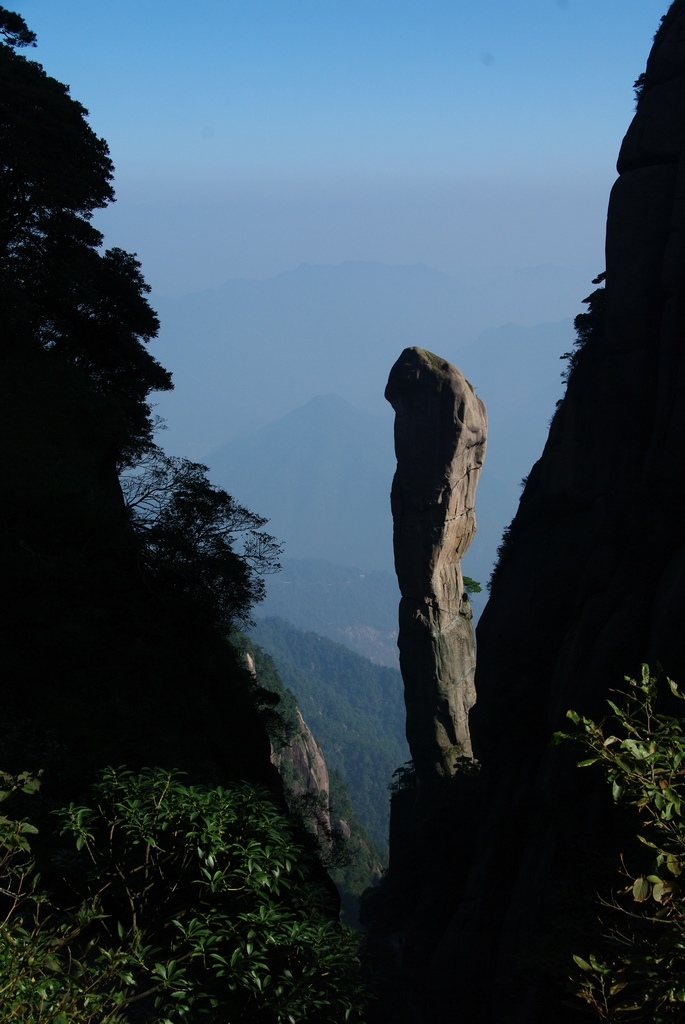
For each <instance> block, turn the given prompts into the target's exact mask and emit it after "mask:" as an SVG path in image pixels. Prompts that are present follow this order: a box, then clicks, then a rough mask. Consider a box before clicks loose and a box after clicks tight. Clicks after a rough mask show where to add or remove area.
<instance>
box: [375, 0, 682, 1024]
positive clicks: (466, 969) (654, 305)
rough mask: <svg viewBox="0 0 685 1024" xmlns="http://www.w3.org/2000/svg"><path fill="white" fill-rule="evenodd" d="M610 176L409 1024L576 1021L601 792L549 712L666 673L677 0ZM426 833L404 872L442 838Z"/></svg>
mask: <svg viewBox="0 0 685 1024" xmlns="http://www.w3.org/2000/svg"><path fill="white" fill-rule="evenodd" d="M619 175H620V176H619V178H618V181H617V182H616V184H615V186H614V188H613V191H612V194H611V199H610V204H609V213H608V220H607V241H606V259H607V264H606V285H605V289H604V291H602V290H600V291H599V292H598V293H597V294H595V295H594V297H593V301H592V303H591V308H590V313H589V314H588V317H589V319H587V320H585V321H583V323H582V325H581V326H583V337H582V339H581V341H582V345H581V346H580V347H579V348H578V349H577V351H576V353H575V354H574V358H573V368H572V372H571V374H570V377H569V381H568V387H567V392H566V395H565V398H564V400H563V402H562V404H561V406H560V407H559V409H558V411H557V413H556V415H555V418H554V420H553V422H552V424H551V427H550V433H549V439H548V441H547V444H546V446H545V449H544V452H543V454H542V456H541V458H540V460H539V461H538V462H537V463H536V465H535V466H534V467H533V469H532V471H531V473H530V475H529V478H528V482H527V484H526V487H525V489H524V492H523V494H522V497H521V501H520V505H519V510H518V512H517V515H516V517H515V519H514V521H513V523H512V525H511V528H510V530H509V532H508V534H507V535H506V537H505V540H504V542H503V546H502V554H501V559H500V564H499V567H498V569H497V572H496V574H495V579H494V582H493V586H492V590H491V596H490V600H489V603H488V605H487V607H486V609H485V612H484V613H483V616H482V618H481V621H480V624H479V627H478V669H477V673H476V688H477V692H478V702H477V704H476V706H475V707H474V709H473V712H472V715H471V730H472V738H473V747H474V753H475V754H476V756H477V757H478V758H479V759H480V760H481V761H482V763H483V766H484V768H483V776H482V778H481V789H480V796H479V797H478V801H477V803H478V808H479V813H478V816H477V817H476V818H475V819H474V826H473V830H472V832H471V834H470V835H469V836H468V837H462V840H461V842H462V843H463V844H464V845H468V846H470V848H471V855H470V856H471V862H470V864H467V865H463V872H462V878H461V880H460V881H459V883H458V884H455V887H454V889H452V890H450V889H448V888H447V887H446V886H443V888H442V896H443V899H442V902H440V900H439V898H438V897H439V895H440V894H439V893H438V892H437V891H436V889H435V887H434V886H433V885H432V882H431V879H430V878H427V877H424V878H421V879H419V881H418V883H417V887H418V889H419V896H418V897H415V898H414V906H419V907H420V908H423V910H422V911H421V913H422V915H423V916H422V920H421V925H422V928H423V932H422V934H421V936H420V937H419V939H418V940H417V946H419V947H420V948H418V949H415V950H414V951H413V954H412V955H413V956H414V960H413V962H414V963H416V962H418V960H419V958H420V956H421V955H422V956H423V962H422V973H421V976H420V977H419V978H417V980H416V982H415V984H414V986H413V989H412V991H411V993H410V994H409V996H408V997H407V999H406V1000H405V1003H413V1006H414V1007H418V1009H416V1010H413V1011H412V1013H411V1014H410V1016H409V1018H407V1019H411V1020H412V1021H417V1022H418V1021H424V1020H430V1021H431V1022H433V1024H452V1022H453V1021H454V1020H455V1016H456V1011H455V1006H456V999H457V998H458V1015H459V1019H460V1020H463V1021H464V1022H465V1024H505V1022H506V1024H543V1022H545V1024H546V1022H548V1021H550V1020H554V1021H565V1022H573V1024H575V1022H576V1021H578V1022H580V1021H582V1020H585V1019H586V1015H585V1010H584V1009H583V1008H581V1007H580V1005H578V1006H577V1007H575V1006H574V1005H573V1002H572V1001H569V1000H568V998H567V995H568V993H567V992H565V991H564V989H565V985H566V978H567V976H568V974H569V973H570V972H571V969H572V960H571V956H572V954H573V953H578V952H580V951H583V950H585V951H587V950H588V949H589V948H591V943H592V941H593V940H592V937H591V934H590V932H589V931H588V928H589V927H590V928H591V927H592V925H593V923H596V911H595V900H596V893H597V891H598V889H601V888H603V886H606V885H607V884H610V882H609V879H611V880H613V879H614V877H615V876H614V868H615V864H616V862H617V859H618V853H619V852H620V850H621V849H623V848H624V847H622V846H621V845H620V843H619V841H618V840H617V838H616V836H617V834H616V827H617V824H618V822H617V819H616V818H615V817H614V811H613V806H612V803H611V800H610V798H609V796H608V795H606V794H605V789H606V787H605V785H604V783H603V782H602V781H601V779H598V778H596V777H594V778H593V776H592V773H591V772H587V773H582V772H578V770H577V769H576V767H575V760H576V758H575V757H574V753H573V751H566V750H564V749H563V748H561V749H559V748H552V747H551V746H550V737H551V735H552V732H553V731H554V729H555V728H559V727H560V726H563V723H564V713H565V711H566V709H567V708H570V707H573V708H575V709H576V710H577V711H579V712H581V713H587V714H592V715H600V716H601V715H602V714H603V713H604V711H605V708H606V705H605V698H606V695H607V693H608V691H609V689H611V688H612V687H617V686H618V687H620V686H621V684H622V681H623V676H624V675H626V674H633V673H635V672H636V671H639V666H640V663H641V662H642V661H649V662H650V663H651V664H652V665H656V663H657V662H660V663H661V664H662V665H663V667H664V669H665V671H666V672H667V673H668V674H669V675H670V676H672V677H673V678H675V679H676V680H678V679H680V680H685V631H684V630H683V614H684V612H685V541H684V538H683V529H682V515H683V508H684V507H685V457H684V456H685V400H684V398H685V207H684V203H683V197H684V196H685V0H676V2H675V3H674V4H673V5H672V6H671V8H670V10H669V12H668V14H667V15H666V18H665V19H664V21H663V23H662V25H661V28H660V29H659V32H658V33H657V36H656V38H655V43H654V47H653V50H652V53H651V56H650V58H649V63H648V65H647V72H646V76H645V81H644V87H643V91H642V94H641V97H640V100H639V104H638V108H637V112H636V115H635V119H634V121H633V123H632V125H631V127H630V129H629V131H628V134H627V136H626V139H625V141H624V143H623V146H622V149H621V155H620V159H619ZM585 328H587V329H585ZM442 810H443V811H444V808H443V809H442ZM442 820H443V821H444V820H445V819H444V814H443V818H442ZM432 823H433V826H434V828H433V834H432V837H431V839H432V842H433V848H432V849H431V848H430V847H429V846H428V845H427V844H424V847H423V850H422V854H423V857H422V860H421V861H420V862H421V863H422V864H423V868H424V872H425V876H429V875H430V874H431V873H432V864H433V861H434V860H438V861H440V860H444V859H445V858H446V856H447V853H448V851H449V848H450V844H451V846H452V848H454V842H455V837H454V835H453V834H450V831H449V829H448V828H446V827H443V828H442V831H441V823H440V819H439V818H438V817H437V816H433V818H432ZM452 824H454V823H453V822H452ZM462 848H463V847H462ZM417 862H418V861H417ZM391 863H392V853H391ZM609 865H611V867H609ZM605 868H606V871H607V875H605V876H604V877H603V875H602V873H603V871H604V870H605ZM604 891H606V889H605V890H604ZM417 933H418V929H417V928H415V931H414V934H417ZM404 934H405V935H406V926H405V932H404ZM407 966H409V968H410V967H411V964H409V965H407V964H406V963H405V965H404V976H407V974H408V970H407ZM457 993H458V996H457V995H456V994H457Z"/></svg>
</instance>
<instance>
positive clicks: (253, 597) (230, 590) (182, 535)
mask: <svg viewBox="0 0 685 1024" xmlns="http://www.w3.org/2000/svg"><path fill="white" fill-rule="evenodd" d="M207 472H208V470H207V467H206V466H202V465H200V464H199V463H196V462H190V461H189V460H188V459H180V458H173V457H171V456H168V455H165V454H164V452H162V451H161V449H159V448H156V447H154V448H152V449H151V450H150V451H148V452H147V453H146V454H145V456H144V457H143V458H142V459H141V460H140V461H139V462H138V464H137V465H136V467H135V469H133V470H130V471H128V472H126V473H124V474H122V476H121V485H122V490H123V492H124V499H125V501H126V506H127V508H128V510H129V512H130V515H131V521H132V523H133V526H134V527H135V530H136V532H137V534H138V536H139V538H140V540H141V542H142V552H143V556H144V561H145V565H146V568H147V570H148V572H149V573H150V575H151V576H152V577H153V578H154V580H155V581H156V583H157V584H158V585H159V586H161V587H170V588H171V589H173V590H175V591H176V592H182V593H184V594H187V595H188V596H190V597H191V598H192V599H193V601H194V603H195V605H196V607H198V608H202V609H203V611H204V614H205V615H207V617H208V618H210V619H212V620H213V621H214V622H215V623H216V624H217V625H219V626H222V627H223V628H224V629H230V628H232V626H233V625H234V624H235V622H236V621H242V622H244V623H245V622H249V612H250V609H251V607H252V605H253V604H255V603H256V602H258V601H260V600H261V599H262V598H263V596H264V582H263V580H262V576H263V575H264V574H266V573H272V572H277V571H278V569H279V568H280V565H279V563H278V556H279V555H280V552H281V545H280V544H278V542H277V541H276V540H274V538H273V537H272V536H270V535H269V534H268V533H265V532H264V530H263V529H262V527H263V526H264V525H265V524H266V522H267V520H266V519H264V518H263V517H262V516H258V515H256V514H255V513H254V512H250V511H249V509H246V508H243V506H242V505H239V504H238V503H237V502H236V501H235V500H234V499H233V498H232V497H231V495H230V494H227V492H226V491H224V490H222V489H221V488H220V487H216V486H215V485H214V484H212V483H211V481H210V480H209V479H208V477H207Z"/></svg>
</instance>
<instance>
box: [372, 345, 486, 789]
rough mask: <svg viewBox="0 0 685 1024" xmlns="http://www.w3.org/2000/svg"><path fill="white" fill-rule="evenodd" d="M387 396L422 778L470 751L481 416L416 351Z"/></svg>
mask: <svg viewBox="0 0 685 1024" xmlns="http://www.w3.org/2000/svg"><path fill="white" fill-rule="evenodd" d="M385 397H386V398H387V400H388V401H389V402H390V404H391V405H392V407H393V409H394V410H395V454H396V456H397V471H396V473H395V477H394V479H393V484H392V497H391V503H392V515H393V526H394V528H393V542H394V552H395V569H396V571H397V579H398V582H399V586H400V592H401V595H402V598H401V601H400V615H399V625H400V632H399V640H398V646H399V649H400V667H401V670H402V678H403V680H404V690H405V702H406V706H407V740H408V742H409V748H410V750H411V753H412V757H413V759H414V765H415V767H416V771H417V773H418V776H419V778H420V779H421V781H422V782H424V783H427V782H429V781H430V780H432V779H435V778H445V777H450V776H451V775H453V774H454V771H455V764H456V761H457V759H458V758H459V757H471V756H472V750H471V739H470V736H469V727H468V712H469V708H470V707H471V706H472V704H473V701H474V697H475V692H474V687H473V676H474V672H475V666H476V658H475V641H474V634H473V623H472V612H471V606H470V604H469V600H468V596H467V595H466V594H465V593H464V583H463V579H462V574H461V567H460V561H461V558H462V556H463V554H464V552H465V551H466V549H467V548H468V546H469V544H470V543H471V540H472V538H473V535H474V533H475V531H476V516H475V492H476V485H477V483H478V477H479V475H480V471H481V467H482V465H483V458H484V456H485V440H486V429H487V419H486V414H485V406H484V405H483V403H482V401H481V400H480V399H479V398H477V397H476V395H475V393H474V390H473V388H472V387H471V385H470V384H469V383H468V381H467V380H466V379H465V378H464V376H463V375H462V374H461V373H460V372H459V370H458V369H457V368H456V367H455V366H452V365H451V363H448V362H446V361H445V360H443V359H439V358H438V357H437V356H434V355H433V354H432V353H431V352H426V351H425V350H424V349H421V348H408V349H405V350H404V352H403V353H402V354H401V356H400V357H399V359H398V360H397V362H396V363H395V365H394V366H393V368H392V370H391V371H390V377H389V379H388V385H387V387H386V390H385Z"/></svg>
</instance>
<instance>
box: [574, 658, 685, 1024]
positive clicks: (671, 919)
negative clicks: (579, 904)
mask: <svg viewBox="0 0 685 1024" xmlns="http://www.w3.org/2000/svg"><path fill="white" fill-rule="evenodd" d="M625 682H626V689H625V691H624V692H623V693H621V694H620V696H617V697H616V699H612V700H609V701H608V704H609V707H610V708H611V712H612V716H611V718H610V719H609V722H608V723H607V722H606V721H604V722H600V723H597V722H595V721H594V720H593V719H591V718H586V717H584V716H582V715H579V714H577V713H576V712H575V711H569V712H568V718H569V719H570V721H571V722H572V723H573V726H574V730H573V732H572V733H570V734H569V733H559V734H557V737H556V739H557V740H558V741H561V740H564V739H566V740H567V739H569V738H572V739H573V740H574V741H575V742H576V743H578V744H580V746H581V747H583V748H585V752H586V754H587V755H588V756H586V757H584V758H583V759H582V760H581V761H580V762H579V767H583V768H589V767H590V766H592V765H595V766H597V767H598V768H599V769H601V771H602V772H603V774H604V776H605V777H606V779H607V781H608V783H609V784H610V786H611V792H612V796H613V799H614V801H616V802H617V803H618V802H620V803H623V804H627V805H630V806H632V807H633V808H635V809H636V811H637V815H638V820H639V822H640V825H639V831H638V834H637V837H636V838H637V840H638V841H639V844H641V849H642V851H643V853H644V854H646V855H647V859H645V857H644V856H642V857H640V856H638V855H636V851H628V852H627V853H626V854H624V856H623V857H622V859H621V875H622V880H623V884H622V886H621V888H620V889H619V890H618V891H617V892H615V893H613V895H612V896H611V898H610V899H609V900H603V901H602V903H603V908H604V910H603V914H604V916H605V917H606V916H608V918H609V919H610V921H611V925H610V927H609V929H608V931H607V934H606V942H605V948H604V949H603V950H602V951H601V953H599V952H598V953H593V954H591V955H589V956H585V957H582V956H575V957H574V960H575V963H576V966H577V968H578V969H579V973H578V974H577V976H576V977H575V986H576V994H577V996H578V997H579V998H580V999H582V1000H583V1001H584V1002H585V1003H586V1004H587V1005H588V1006H589V1007H590V1008H591V1009H592V1011H593V1012H594V1014H595V1016H596V1017H597V1018H598V1019H599V1020H602V1021H612V1022H613V1021H622V1020H630V1021H639V1022H647V1021H649V1022H656V1024H660V1022H662V1021H663V1022H666V1021H672V1020H676V1019H677V1020H682V1019H684V1018H685V887H683V884H682V877H683V868H684V867H685V801H684V800H683V795H684V793H685V789H684V783H685V764H684V762H685V723H684V721H683V718H682V717H681V716H679V715H673V714H665V713H664V712H663V711H662V710H657V701H658V699H659V697H660V694H659V686H658V682H657V677H656V676H654V675H652V674H651V672H650V670H649V667H648V666H647V665H644V666H643V667H642V675H641V677H640V679H637V680H635V679H629V678H626V680H625ZM666 685H667V687H668V694H669V697H670V700H671V702H672V703H674V705H675V707H676V708H677V707H678V706H679V702H681V701H683V700H685V695H683V694H682V693H681V691H680V690H679V689H678V687H677V685H676V684H675V683H674V682H673V681H672V680H670V679H669V680H666ZM662 699H663V695H662ZM637 853H639V850H638V851H637ZM603 920H604V918H603Z"/></svg>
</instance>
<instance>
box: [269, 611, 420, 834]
mask: <svg viewBox="0 0 685 1024" xmlns="http://www.w3.org/2000/svg"><path fill="white" fill-rule="evenodd" d="M250 635H251V637H252V639H254V640H255V642H257V643H258V644H259V645H260V646H261V647H263V648H264V650H265V651H268V653H269V654H270V655H271V657H272V658H273V660H274V663H275V665H276V667H277V669H278V672H279V674H280V676H281V678H282V679H283V681H284V683H285V685H286V686H287V687H288V688H289V689H290V690H292V691H293V693H294V694H295V696H296V698H297V702H298V704H299V706H300V708H301V709H302V713H303V715H304V716H305V718H306V720H307V722H308V723H309V726H310V728H311V729H312V731H313V732H314V734H315V735H316V737H317V739H318V740H319V742H320V743H321V746H322V749H323V751H324V754H325V756H326V760H327V762H328V764H329V765H330V766H331V768H333V769H335V770H336V771H339V772H340V774H341V775H342V777H343V778H344V779H345V782H346V783H347V786H348V788H349V791H350V796H351V798H352V802H353V804H354V806H355V808H356V810H357V813H358V814H359V817H360V818H361V820H362V822H363V823H364V826H365V827H366V828H367V830H368V832H369V834H370V836H371V837H372V839H373V841H374V842H375V843H376V844H377V845H378V847H379V848H380V849H381V850H382V851H384V852H385V851H387V843H388V816H389V794H388V785H389V784H390V782H391V781H392V775H393V773H394V772H395V771H396V770H397V768H399V767H400V766H401V765H403V764H404V763H405V762H406V761H407V760H408V758H409V752H408V748H407V745H406V740H405V738H404V714H405V712H404V698H403V688H402V677H401V676H400V673H399V671H397V670H395V669H390V668H385V667H384V666H382V665H374V664H372V663H371V662H370V661H368V660H367V659H366V658H363V657H361V656H360V655H357V654H355V653H354V652H352V651H350V650H349V649H348V648H346V647H344V646H343V645H342V644H337V643H334V642H333V641H332V640H328V639H327V638H325V637H322V636H317V634H316V633H308V632H305V631H304V630H300V629H296V628H295V627H294V626H292V625H290V623H288V622H286V621H285V620H284V619H275V618H269V619H263V620H261V621H259V622H258V623H257V625H256V627H255V628H254V629H253V630H252V631H251V633H250Z"/></svg>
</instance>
